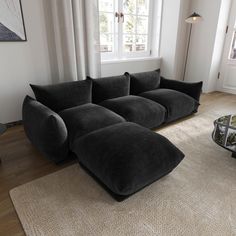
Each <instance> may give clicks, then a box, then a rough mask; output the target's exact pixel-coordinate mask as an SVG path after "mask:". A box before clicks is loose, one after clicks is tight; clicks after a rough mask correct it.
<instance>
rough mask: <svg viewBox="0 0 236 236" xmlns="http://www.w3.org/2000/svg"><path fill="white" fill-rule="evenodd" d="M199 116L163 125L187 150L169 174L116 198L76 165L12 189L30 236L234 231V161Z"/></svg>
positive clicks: (223, 234) (225, 235)
mask: <svg viewBox="0 0 236 236" xmlns="http://www.w3.org/2000/svg"><path fill="white" fill-rule="evenodd" d="M218 115H219V114H215V115H214V114H213V113H211V115H210V114H202V115H197V116H194V117H193V118H190V119H188V120H185V121H183V122H180V123H178V124H175V125H172V126H169V127H166V128H164V129H162V130H161V131H160V133H161V134H163V135H165V136H166V137H168V138H169V139H170V140H171V141H172V142H173V143H174V144H175V145H177V146H178V147H179V148H180V149H181V150H182V151H183V152H184V153H185V154H186V157H185V159H184V160H183V162H182V163H181V164H180V165H179V166H178V167H177V168H176V169H175V170H174V171H173V172H172V173H171V174H169V175H168V176H166V177H164V178H162V179H161V180H159V181H157V182H155V183H154V184H152V185H151V186H149V187H147V188H145V189H144V190H142V191H141V192H138V193H137V194H135V195H134V196H132V197H130V198H129V199H127V200H126V201H124V202H121V203H118V202H116V201H114V200H113V199H112V198H111V197H110V196H109V195H108V194H107V193H106V192H105V191H104V190H103V189H102V188H101V187H100V186H99V185H98V184H97V183H96V182H95V181H94V180H93V179H92V178H91V177H90V176H88V175H87V174H86V173H85V172H84V171H83V170H82V169H81V168H80V167H79V165H73V166H71V167H68V168H65V169H63V170H61V171H59V172H56V173H53V174H51V175H48V176H45V177H43V178H40V179H37V180H35V181H33V182H30V183H28V184H25V185H23V186H20V187H17V188H15V189H13V190H11V192H10V195H11V198H12V201H13V203H14V206H15V209H16V211H17V213H18V216H19V219H20V221H21V223H22V225H23V227H24V230H25V232H26V234H27V235H29V236H34V235H42V236H46V235H57V236H59V235H81V236H87V235H89V236H90V235H91V236H100V235H102V236H121V235H122V236H133V235H135V236H146V235H147V236H149V235H150V236H154V235H155V236H157V235H160V236H172V235H186V236H192V235H196V236H201V235H202V236H203V235H206V236H211V235H212V236H217V235H219V236H232V235H236V159H233V158H231V157H230V153H229V152H228V151H226V150H224V149H222V148H220V147H219V146H217V145H216V144H215V143H213V141H212V139H211V132H212V129H213V124H212V122H213V120H214V119H215V118H217V117H218Z"/></svg>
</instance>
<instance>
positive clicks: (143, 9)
mask: <svg viewBox="0 0 236 236" xmlns="http://www.w3.org/2000/svg"><path fill="white" fill-rule="evenodd" d="M137 12H138V15H149V0H137Z"/></svg>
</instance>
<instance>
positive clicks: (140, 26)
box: [137, 16, 148, 34]
mask: <svg viewBox="0 0 236 236" xmlns="http://www.w3.org/2000/svg"><path fill="white" fill-rule="evenodd" d="M147 33H148V17H140V16H139V17H137V34H147Z"/></svg>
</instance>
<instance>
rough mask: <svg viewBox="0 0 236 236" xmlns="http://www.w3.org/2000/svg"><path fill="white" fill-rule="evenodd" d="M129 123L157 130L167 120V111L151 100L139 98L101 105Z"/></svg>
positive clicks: (120, 99) (126, 98)
mask: <svg viewBox="0 0 236 236" xmlns="http://www.w3.org/2000/svg"><path fill="white" fill-rule="evenodd" d="M100 105H101V106H104V107H106V108H108V109H110V110H112V111H114V112H116V113H117V114H119V115H121V116H122V117H124V118H125V119H126V120H127V121H130V122H134V123H137V124H139V125H142V126H144V127H146V128H155V127H158V126H159V125H161V124H162V123H163V122H164V120H165V114H166V109H165V108H164V107H163V106H162V105H160V104H158V103H156V102H153V101H151V100H149V99H146V98H143V97H138V96H132V95H130V96H125V97H120V98H114V99H109V100H106V101H103V102H102V103H100Z"/></svg>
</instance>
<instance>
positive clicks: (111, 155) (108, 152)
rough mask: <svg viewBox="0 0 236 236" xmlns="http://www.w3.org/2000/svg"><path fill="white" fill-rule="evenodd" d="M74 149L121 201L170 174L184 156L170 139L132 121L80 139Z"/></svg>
mask: <svg viewBox="0 0 236 236" xmlns="http://www.w3.org/2000/svg"><path fill="white" fill-rule="evenodd" d="M72 149H73V151H74V152H75V153H76V154H77V156H78V158H79V162H80V164H81V165H82V166H83V167H84V168H85V169H86V170H87V171H88V172H89V173H90V174H91V175H92V176H93V177H95V179H96V180H98V181H99V182H100V183H101V184H102V185H103V186H104V187H106V189H107V190H109V192H110V193H111V194H112V196H113V197H114V198H115V199H116V200H118V201H121V200H124V199H125V198H127V197H129V196H130V195H132V194H134V193H135V192H137V191H139V190H140V189H142V188H144V187H145V186H147V185H149V184H151V183H153V182H154V181H156V180H158V179H159V178H161V177H163V176H164V175H166V174H168V173H170V172H171V171H172V170H173V169H174V168H175V167H176V166H177V165H178V164H179V163H180V162H181V160H182V159H183V158H184V154H183V153H182V152H181V151H180V150H179V149H178V148H176V147H175V146H174V145H173V144H172V143H171V142H170V141H169V140H168V139H166V138H165V137H163V136H161V135H160V134H157V133H155V132H153V131H150V130H149V129H146V128H144V127H142V126H139V125H137V124H134V123H130V122H126V123H120V124H116V125H113V126H109V127H106V128H103V129H100V130H97V131H94V132H91V133H89V134H87V135H85V136H83V137H81V138H78V139H77V140H76V141H75V142H74V143H73V146H72Z"/></svg>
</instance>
